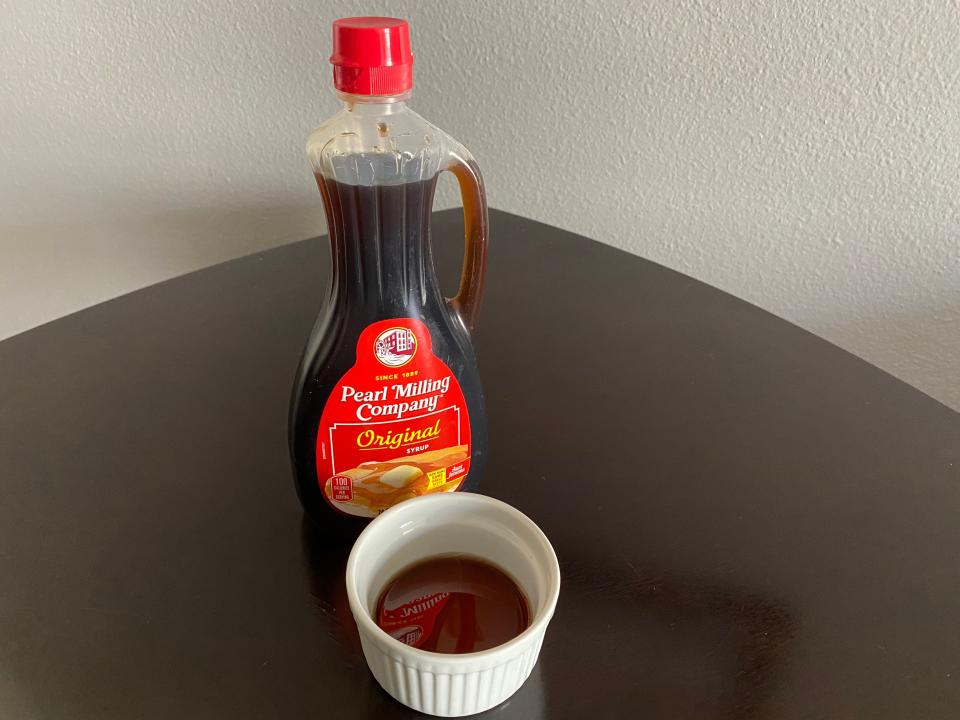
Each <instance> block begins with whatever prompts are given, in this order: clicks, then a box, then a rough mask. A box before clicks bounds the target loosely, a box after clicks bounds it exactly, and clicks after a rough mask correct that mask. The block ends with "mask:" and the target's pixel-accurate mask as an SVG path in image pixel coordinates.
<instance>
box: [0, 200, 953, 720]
mask: <svg viewBox="0 0 960 720" xmlns="http://www.w3.org/2000/svg"><path fill="white" fill-rule="evenodd" d="M491 220H492V237H493V246H492V251H491V260H490V271H489V276H488V277H489V282H488V288H487V295H486V299H485V308H484V311H483V315H482V317H481V327H480V331H479V334H478V337H477V349H478V356H479V362H480V368H481V373H482V376H483V381H484V385H485V389H486V395H487V401H488V409H489V421H490V464H489V467H488V472H487V477H486V479H485V484H484V492H487V493H489V494H491V495H494V496H496V497H499V498H502V499H504V500H506V501H507V502H510V503H512V504H514V505H516V506H517V507H519V508H520V509H521V510H523V511H524V512H525V513H527V514H528V515H530V516H531V517H532V518H533V519H534V520H535V521H536V522H537V523H539V524H540V526H541V527H542V528H543V529H544V531H545V532H546V533H547V535H548V536H549V537H550V538H551V540H552V542H553V544H554V546H555V548H556V550H557V553H558V555H559V558H560V564H561V570H562V573H563V589H562V592H561V597H560V602H559V605H558V608H557V613H556V616H555V618H554V620H553V623H552V624H551V626H550V629H549V631H548V633H547V639H546V643H545V644H544V647H543V651H542V654H541V657H540V661H539V663H538V665H537V667H536V668H535V670H534V672H533V675H532V676H531V677H530V679H529V680H528V681H527V683H526V684H525V685H524V686H523V687H522V688H521V689H520V691H519V692H518V693H517V694H516V695H515V696H514V697H513V698H512V699H511V700H509V701H508V702H507V703H506V704H505V705H503V706H501V707H500V708H498V709H496V710H493V711H491V715H492V716H495V717H498V718H525V719H529V718H577V719H581V718H584V717H589V718H597V719H599V718H620V717H643V718H685V719H689V718H764V719H770V718H775V719H780V718H872V719H874V720H878V719H882V718H896V719H897V720H902V718H924V719H926V720H934V719H936V718H956V717H957V716H958V713H960V623H958V621H957V612H956V608H957V603H958V597H960V458H958V450H960V415H958V414H957V413H955V412H953V411H952V410H949V409H948V408H946V407H944V406H943V405H940V404H939V403H937V402H936V401H934V400H932V399H931V398H929V397H927V396H925V395H923V394H922V393H920V392H919V391H917V390H914V389H913V388H911V387H909V386H907V385H905V384H904V383H901V382H899V381H897V380H895V379H894V378H892V377H890V376H889V375H887V374H885V373H884V372H882V371H880V370H878V369H877V368H875V367H872V366H871V365H869V364H867V363H865V362H863V361H862V360H859V359H857V358H855V357H853V356H852V355H850V354H848V353H846V352H844V351H842V350H840V349H838V348H836V347H834V346H832V345H830V344H829V343H827V342H825V341H823V340H820V339H818V338H817V337H815V336H813V335H811V334H809V333H807V332H805V331H803V330H801V329H799V328H797V327H795V326H793V325H791V324H789V323H787V322H784V321H782V320H779V319H777V318H776V317H774V316H772V315H770V314H768V313H766V312H764V311H762V310H759V309H758V308H756V307H753V306H751V305H749V304H747V303H745V302H743V301H740V300H737V299H736V298H733V297H731V296H729V295H726V294H724V293H722V292H720V291H718V290H715V289H712V288H710V287H708V286H706V285H703V284H701V283H699V282H697V281H695V280H692V279H690V278H688V277H685V276H683V275H680V274H678V273H675V272H672V271H670V270H667V269H665V268H663V267H660V266H658V265H655V264H653V263H651V262H647V261H644V260H642V259H640V258H636V257H632V256H630V255H628V254H626V253H623V252H620V251H618V250H615V249H613V248H610V247H606V246H604V245H601V244H599V243H595V242H592V241H590V240H588V239H586V238H583V237H579V236H576V235H573V234H570V233H567V232H563V231H560V230H557V229H555V228H551V227H548V226H545V225H542V224H539V223H536V222H532V221H529V220H525V219H523V218H520V217H516V216H512V215H508V214H505V213H500V212H494V213H492V218H491ZM460 223H461V220H460V218H459V216H458V214H457V212H456V211H452V212H446V213H440V214H438V215H437V216H436V217H435V220H434V242H435V245H436V247H437V254H438V270H439V272H440V273H441V275H442V277H443V278H444V282H445V283H447V284H448V285H449V284H450V281H455V278H456V275H457V268H458V264H459V255H458V253H459V247H460V245H461V244H462V243H461V242H460V241H459V239H458V237H459V233H460V230H459V227H460ZM327 271H328V259H327V249H326V246H325V242H324V241H319V240H310V241H306V242H302V243H296V244H293V245H288V246H285V247H282V248H279V249H277V250H273V251H270V252H266V253H263V254H261V255H256V256H250V257H246V258H243V259H241V260H237V261H233V262H228V263H225V264H222V265H218V266H216V267H212V268H209V269H207V270H203V271H200V272H197V273H193V274H190V275H187V276H184V277H180V278H177V279H175V280H171V281H169V282H165V283H162V284H160V285H156V286H153V287H150V288H147V289H145V290H142V291H139V292H135V293H133V294H130V295H127V296H124V297H121V298H118V299H116V300H113V301H111V302H108V303H105V304H102V305H98V306H97V307H94V308H91V309H89V310H85V311H83V312H80V313H77V314H75V315H71V316H69V317H66V318H63V319H61V320H57V321H56V322H53V323H50V324H48V325H45V326H43V327H41V328H38V329H36V330H33V331H30V332H27V333H24V334H22V335H19V336H16V337H14V338H11V339H8V340H6V341H4V342H2V343H0V490H2V501H0V717H4V718H21V719H26V720H32V719H34V718H71V719H74V720H86V719H87V718H90V719H92V718H96V719H97V720H109V719H113V718H117V719H120V718H122V719H124V720H126V719H128V718H164V719H167V718H229V719H230V720H242V719H245V718H268V717H269V718H307V717H327V718H338V719H341V718H378V719H381V718H394V717H397V718H399V717H408V716H412V715H414V713H412V712H411V711H409V710H407V709H406V708H404V707H402V706H401V705H399V704H397V703H395V702H394V701H392V700H391V699H390V698H389V697H388V696H387V695H386V694H385V693H384V692H383V691H382V690H380V688H379V687H378V686H377V684H376V681H375V680H374V679H373V677H372V676H371V675H370V674H369V672H368V671H367V669H366V667H365V665H364V661H363V656H362V654H361V651H360V647H359V644H358V638H357V631H356V627H355V625H354V623H353V621H352V619H351V617H350V613H349V610H348V608H347V604H346V599H345V597H344V586H343V568H344V563H345V559H346V553H347V552H348V545H349V543H346V542H339V543H338V542H328V541H324V540H322V539H321V538H318V537H317V536H316V535H315V534H314V533H313V532H312V531H311V529H310V527H309V526H307V525H305V524H304V523H303V522H302V516H301V511H300V507H299V505H298V503H297V499H296V497H295V495H294V490H293V484H292V478H291V473H290V467H289V460H288V456H287V445H286V414H287V402H288V399H289V392H290V387H291V384H292V379H293V374H294V370H295V368H296V365H297V361H298V359H299V356H300V351H301V347H302V345H303V343H304V341H305V338H306V336H307V334H308V332H309V329H310V327H311V324H312V323H313V321H314V318H315V316H316V315H317V312H318V309H319V306H320V302H321V297H322V295H323V292H324V289H325V286H326V282H327Z"/></svg>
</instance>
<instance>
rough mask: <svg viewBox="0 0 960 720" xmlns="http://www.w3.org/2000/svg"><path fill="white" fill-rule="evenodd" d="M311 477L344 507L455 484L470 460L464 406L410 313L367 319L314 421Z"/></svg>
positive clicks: (367, 507)
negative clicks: (351, 361)
mask: <svg viewBox="0 0 960 720" xmlns="http://www.w3.org/2000/svg"><path fill="white" fill-rule="evenodd" d="M316 461H317V480H318V482H319V483H320V486H321V489H322V491H323V494H324V497H326V498H327V500H328V501H329V502H330V503H331V505H332V506H333V507H334V508H336V509H337V510H340V511H342V512H344V513H347V514H350V515H360V516H363V517H373V516H374V515H377V514H378V513H380V512H382V511H383V510H386V509H387V508H388V507H390V506H391V505H394V504H396V503H398V502H401V501H403V500H406V499H408V498H411V497H416V496H417V495H423V494H425V493H429V492H449V491H451V490H456V489H457V488H459V487H460V485H461V484H462V482H463V479H464V478H465V477H466V475H467V473H468V472H469V467H470V421H469V417H468V414H467V406H466V402H465V400H464V397H463V393H462V391H461V390H460V386H459V384H458V383H457V380H456V378H455V377H454V376H453V373H451V372H450V369H449V368H448V367H447V366H446V365H445V364H444V363H443V362H442V361H441V360H440V359H439V358H437V357H436V356H435V355H434V354H433V346H432V341H431V338H430V333H429V331H428V330H427V328H426V326H425V325H424V324H423V323H422V322H420V321H419V320H415V319H413V318H397V319H392V320H383V321H380V322H377V323H373V324H372V325H369V326H368V327H367V328H366V329H365V330H364V331H363V332H362V333H361V334H360V338H359V339H358V341H357V362H356V364H355V365H354V366H353V367H352V368H350V370H348V371H347V372H346V373H345V374H344V376H343V377H342V378H341V379H340V381H339V382H338V383H337V385H336V386H335V387H334V389H333V391H332V392H331V394H330V397H329V399H328V400H327V404H326V406H325V407H324V410H323V415H322V417H321V419H320V426H319V428H318V430H317V449H316Z"/></svg>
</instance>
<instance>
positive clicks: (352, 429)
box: [289, 17, 488, 532]
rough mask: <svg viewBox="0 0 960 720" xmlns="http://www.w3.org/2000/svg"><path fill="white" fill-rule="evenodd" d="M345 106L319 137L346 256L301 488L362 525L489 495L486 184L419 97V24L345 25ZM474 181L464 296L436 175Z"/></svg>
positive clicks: (319, 366)
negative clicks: (414, 91) (424, 114)
mask: <svg viewBox="0 0 960 720" xmlns="http://www.w3.org/2000/svg"><path fill="white" fill-rule="evenodd" d="M333 47H334V51H333V56H332V57H331V59H330V60H331V62H332V63H333V77H334V85H335V86H336V89H337V92H338V94H339V96H340V98H341V99H342V100H343V103H344V108H343V110H342V111H341V112H340V113H338V114H337V115H335V116H334V117H333V118H331V119H330V120H328V121H327V122H326V123H324V124H323V125H321V126H320V127H319V128H317V129H316V130H315V131H314V132H313V133H312V134H311V135H310V138H309V140H308V142H307V154H308V156H309V159H310V162H311V164H312V166H313V170H314V173H315V175H316V179H317V185H318V186H319V188H320V194H321V196H322V198H323V205H324V210H325V211H326V216H327V224H328V227H329V234H330V245H331V251H332V260H333V273H332V281H331V285H330V289H329V293H328V295H327V299H326V303H325V307H324V310H323V311H322V312H321V315H320V317H319V318H318V320H317V323H316V325H315V327H314V329H313V332H312V333H311V335H310V338H309V340H308V342H307V346H306V349H305V351H304V354H303V358H302V360H301V362H300V367H299V369H298V371H297V376H296V381H295V384H294V389H293V398H292V402H291V408H290V426H289V428H290V429H289V436H290V452H291V456H292V460H293V467H294V475H295V481H296V488H297V494H298V496H299V498H300V502H301V503H302V505H303V507H304V509H305V511H306V512H307V514H308V515H309V517H310V518H311V519H313V520H314V521H315V522H316V523H317V524H318V525H319V526H321V528H323V529H326V530H331V531H335V532H353V531H355V530H357V529H359V527H360V526H362V525H363V524H365V523H366V522H367V521H369V519H370V518H372V517H375V516H376V515H377V514H379V513H380V512H382V511H383V510H386V509H387V508H388V507H390V506H392V505H394V504H396V503H398V502H402V501H404V500H407V499H409V498H413V497H416V496H418V495H423V494H426V493H433V492H451V491H455V490H475V489H476V488H477V486H478V483H479V480H480V477H481V475H482V473H483V468H484V465H485V461H486V452H487V430H486V416H485V411H484V403H483V392H482V390H481V387H480V378H479V376H478V373H477V366H476V360H475V358H474V352H473V345H472V342H471V336H470V333H471V331H472V330H473V328H474V327H475V325H476V322H477V314H478V312H479V308H480V299H481V295H482V292H483V282H484V273H485V270H486V255H487V228H488V225H487V202H486V196H485V194H484V189H483V180H482V178H481V176H480V171H479V169H478V168H477V165H476V163H475V162H474V160H473V158H472V157H471V156H470V154H469V153H468V152H467V151H466V149H465V148H464V147H463V146H462V145H460V144H459V143H458V142H457V141H456V140H454V139H453V138H451V137H450V136H448V135H447V134H446V133H444V132H443V131H442V130H439V129H438V128H436V127H434V126H433V125H431V124H430V123H428V122H427V121H426V120H424V119H423V118H421V117H420V116H419V115H417V114H416V113H415V112H413V111H412V110H411V109H410V108H409V107H407V99H408V98H409V97H410V91H411V88H412V72H411V71H412V65H413V55H412V54H411V52H410V38H409V28H408V26H407V23H406V21H404V20H397V19H394V18H380V17H376V18H374V17H362V18H347V19H341V20H337V21H335V22H334V24H333ZM446 170H449V171H450V172H452V173H453V175H454V176H455V177H456V179H457V181H458V184H459V186H460V192H461V195H462V197H463V206H464V227H465V236H466V237H465V240H466V248H465V253H464V263H463V272H462V275H461V279H460V287H459V290H458V293H457V295H456V297H453V298H445V297H444V296H443V294H442V293H441V291H440V286H439V283H438V281H437V277H436V273H435V271H434V267H433V257H432V252H431V239H430V215H431V211H432V204H433V196H434V190H435V188H436V182H437V177H438V176H439V174H440V173H441V172H443V171H446Z"/></svg>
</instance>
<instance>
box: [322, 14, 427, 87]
mask: <svg viewBox="0 0 960 720" xmlns="http://www.w3.org/2000/svg"><path fill="white" fill-rule="evenodd" d="M330 62H331V63H333V85H334V87H336V88H337V90H341V91H343V92H346V93H350V94H352V95H399V94H400V93H404V92H407V91H408V90H409V89H410V88H412V87H413V53H411V52H410V26H409V25H408V24H407V21H406V20H398V19H397V18H388V17H353V18H341V19H340V20H334V21H333V55H331V56H330Z"/></svg>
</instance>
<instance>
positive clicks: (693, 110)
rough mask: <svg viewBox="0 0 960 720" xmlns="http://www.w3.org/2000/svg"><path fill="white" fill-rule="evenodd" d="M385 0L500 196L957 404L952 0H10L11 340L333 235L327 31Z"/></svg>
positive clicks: (959, 222) (0, 54) (957, 165)
mask: <svg viewBox="0 0 960 720" xmlns="http://www.w3.org/2000/svg"><path fill="white" fill-rule="evenodd" d="M55 5H57V6H59V7H54V6H55ZM384 12H385V13H387V14H394V15H400V16H405V17H409V18H410V19H411V21H412V22H413V32H414V51H415V53H416V55H417V65H416V69H415V73H416V81H417V92H416V96H415V99H414V106H415V107H416V108H417V109H418V110H420V111H421V112H422V113H423V114H424V115H426V116H427V117H429V118H431V119H432V120H434V121H435V122H436V123H437V124H439V125H440V126H441V127H444V128H445V129H447V130H449V131H450V132H451V133H452V134H454V135H456V136H457V137H459V138H460V139H461V140H463V141H464V143H465V144H466V145H467V146H468V147H470V148H471V149H472V150H473V151H474V153H475V154H476V156H477V157H478V158H479V160H480V162H481V165H482V167H483V169H484V171H485V174H486V176H487V180H488V187H489V191H490V200H491V204H492V205H494V206H495V207H500V208H503V209H507V210H511V211H514V212H518V213H522V214H524V215H528V216H531V217H534V218H536V219H539V220H544V221H546V222H549V223H553V224H556V225H560V226H563V227H566V228H569V229H571V230H574V231H577V232H582V233H585V234H588V235H592V236H594V237H597V238H599V239H601V240H603V241H605V242H609V243H611V244H614V245H618V246H621V247H624V248H627V249H629V250H631V251H634V252H637V253H639V254H642V255H644V256H647V257H650V258H652V259H654V260H656V261H658V262H661V263H664V264H666V265H669V266H671V267H674V268H677V269H679V270H682V271H684V272H686V273H689V274H691V275H694V276H696V277H698V278H701V279H703V280H705V281H707V282H709V283H711V284H713V285H716V286H718V287H720V288H723V289H725V290H728V291H730V292H732V293H734V294H736V295H739V296H740V297H743V298H745V299H747V300H750V301H752V302H755V303H757V304H759V305H761V306H763V307H765V308H768V309H769V310H772V311H773V312H775V313H777V314H778V315H781V316H783V317H785V318H788V319H790V320H792V321H794V322H797V323H799V324H800V325H802V326H804V327H806V328H809V329H810V330H812V331H814V332H816V333H818V334H820V335H822V336H824V337H826V338H828V339H830V340H832V341H834V342H836V343H837V344H839V345H841V346H843V347H845V348H847V349H849V350H852V351H853V352H855V353H857V354H859V355H861V356H863V357H865V358H866V359H868V360H870V361H872V362H874V363H876V364H877V365H879V366H881V367H883V368H885V369H887V370H889V371H890V372H892V373H894V374H895V375H898V376H899V377H901V378H903V379H905V380H907V381H908V382H911V383H913V384H914V385H916V386H918V387H920V388H922V389H924V390H926V391H927V392H929V393H931V394H933V395H934V396H936V397H938V398H940V399H941V400H943V401H944V402H946V403H948V404H951V405H953V406H954V407H958V408H960V361H958V357H960V272H958V260H960V258H958V250H960V10H958V7H957V4H956V2H947V1H946V0H927V1H923V0H835V1H834V2H817V1H815V0H804V1H803V2H791V3H786V2H771V1H770V0H739V1H736V2H706V1H704V2H697V1H695V0H671V1H669V2H667V1H666V0H659V1H656V2H646V3H643V2H632V3H631V2H623V1H617V2H613V1H610V0H581V1H580V2H576V3H574V2H555V3H554V2H546V3H534V2H513V3H499V2H498V3H476V2H467V1H466V0H458V1H452V0H450V1H447V2H430V3H427V2H392V3H382V2H381V3H367V2H349V3H347V2H325V1H321V0H314V1H312V2H307V1H303V2H290V3H276V2H254V1H253V0H206V1H204V2H191V3H185V2H181V1H180V0H154V1H153V2H149V3H147V2H119V1H118V2H106V1H100V2H97V1H95V0H86V1H82V0H75V1H74V2H70V3H40V2H34V1H33V0H0V18H2V22H0V128H2V129H3V135H2V140H0V165H2V171H0V337H3V336H6V335H10V334H13V333H15V332H18V331H20V330H23V329H26V328H28V327H31V326H33V325H35V324H37V323H40V322H43V321H45V320H47V319H50V318H53V317H56V316H58V315H62V314H64V313H67V312H70V311H72V310H75V309H77V308H80V307H83V306H85V305H89V304H91V303H95V302H97V301H100V300H103V299H105V298H108V297H111V296H114V295H117V294H119V293H122V292H126V291H128V290H132V289H134V288H137V287H141V286H143V285H146V284H149V283H152V282H155V281H158V280H161V279H164V278H167V277H170V276H173V275H176V274H179V273H183V272H186V271H189V270H192V269H194V268H197V267H201V266H203V265H206V264H210V263H214V262H218V261H220V260H223V259H226V258H228V257H232V256H236V255H240V254H244V253H247V252H252V251H254V250H257V249H261V248H264V247H267V246H270V245H274V244H278V243H282V242H285V241H290V240H295V239H299V238H303V237H306V236H309V235H313V234H317V233H319V232H322V230H323V220H322V214H321V212H320V203H319V200H318V198H317V197H316V192H315V188H314V186H313V183H312V180H311V178H310V176H309V172H308V169H307V165H306V162H305V160H304V158H303V155H302V146H303V140H304V138H305V136H306V134H307V132H308V130H309V129H310V128H311V127H313V126H314V125H316V124H317V123H318V122H319V121H320V120H321V119H323V118H324V117H325V116H326V115H328V114H330V113H331V112H332V111H333V110H334V109H335V106H336V101H335V99H334V98H333V96H332V94H331V93H330V91H329V89H328V88H329V75H330V70H329V66H328V64H327V62H326V57H327V55H328V54H329V24H330V21H331V20H332V19H333V18H334V17H336V16H338V15H340V14H358V13H369V14H374V13H384ZM464 16H466V17H467V18H468V19H466V20H464V19H463V17H464Z"/></svg>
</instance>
